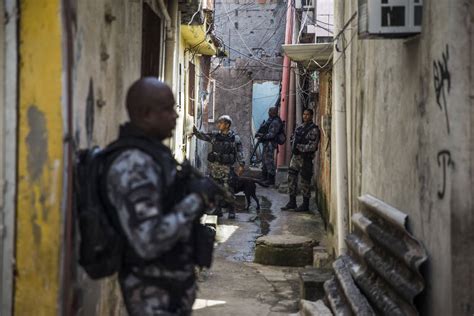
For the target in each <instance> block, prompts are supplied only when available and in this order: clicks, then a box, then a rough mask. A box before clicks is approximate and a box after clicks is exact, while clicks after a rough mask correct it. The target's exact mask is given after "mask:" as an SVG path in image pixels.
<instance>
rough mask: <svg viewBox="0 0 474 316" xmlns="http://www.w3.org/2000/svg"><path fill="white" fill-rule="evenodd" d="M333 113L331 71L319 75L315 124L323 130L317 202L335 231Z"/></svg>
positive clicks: (318, 168) (328, 226)
mask: <svg viewBox="0 0 474 316" xmlns="http://www.w3.org/2000/svg"><path fill="white" fill-rule="evenodd" d="M331 111H332V76H331V72H330V71H325V72H323V71H321V72H320V73H319V100H318V105H317V107H316V112H315V122H316V124H318V125H319V128H320V130H321V141H320V144H319V151H318V152H317V154H316V155H317V156H316V160H315V173H314V174H315V177H316V202H317V205H318V211H319V212H320V213H321V214H322V216H323V218H324V222H325V223H326V225H327V226H326V227H327V228H328V229H329V230H330V231H333V230H334V212H330V207H329V206H330V197H331V151H332V148H331V124H330V120H331Z"/></svg>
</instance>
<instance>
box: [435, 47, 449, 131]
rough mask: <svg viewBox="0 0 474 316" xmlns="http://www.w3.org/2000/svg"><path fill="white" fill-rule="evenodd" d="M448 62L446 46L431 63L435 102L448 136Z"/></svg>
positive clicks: (447, 48)
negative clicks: (443, 116) (439, 56)
mask: <svg viewBox="0 0 474 316" xmlns="http://www.w3.org/2000/svg"><path fill="white" fill-rule="evenodd" d="M448 61H449V46H448V45H446V50H445V51H444V52H443V53H442V55H441V59H438V60H435V61H433V82H434V88H435V92H436V102H437V103H438V106H439V108H440V109H441V110H442V111H444V115H445V117H446V128H447V131H448V134H449V133H450V129H449V115H448V103H447V95H448V94H449V92H450V90H451V73H450V72H449V67H448Z"/></svg>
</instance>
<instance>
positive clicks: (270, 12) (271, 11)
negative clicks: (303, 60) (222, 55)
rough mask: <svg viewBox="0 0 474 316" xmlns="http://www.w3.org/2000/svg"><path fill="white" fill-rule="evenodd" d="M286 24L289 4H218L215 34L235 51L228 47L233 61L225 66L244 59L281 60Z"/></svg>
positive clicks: (227, 1)
mask: <svg viewBox="0 0 474 316" xmlns="http://www.w3.org/2000/svg"><path fill="white" fill-rule="evenodd" d="M262 2H263V3H262ZM285 22H286V2H285V1H282V0H278V1H234V0H224V1H222V0H221V1H220V0H216V2H215V33H216V35H217V36H218V37H219V38H221V39H222V40H223V41H224V42H225V44H226V45H227V46H230V47H231V48H230V49H229V48H228V47H226V51H227V52H228V54H229V58H226V59H225V61H224V63H225V65H227V66H229V65H234V63H235V61H236V60H237V58H238V57H243V56H253V57H256V58H259V57H265V56H266V57H275V56H281V44H282V43H283V42H284V39H285Z"/></svg>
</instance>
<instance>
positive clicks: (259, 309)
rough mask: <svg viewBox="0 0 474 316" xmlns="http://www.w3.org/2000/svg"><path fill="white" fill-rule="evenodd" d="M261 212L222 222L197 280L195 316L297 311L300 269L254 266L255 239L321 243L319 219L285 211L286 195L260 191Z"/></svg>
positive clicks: (315, 216)
mask: <svg viewBox="0 0 474 316" xmlns="http://www.w3.org/2000/svg"><path fill="white" fill-rule="evenodd" d="M257 194H258V195H259V198H260V203H261V210H260V212H259V213H258V214H257V212H256V210H255V204H252V207H251V208H250V211H249V212H247V211H238V212H237V219H236V220H228V219H221V220H220V225H219V226H218V232H217V234H218V236H217V242H218V245H217V247H216V251H215V256H214V264H213V267H212V268H211V270H209V271H205V272H204V273H201V275H200V279H201V280H200V282H199V288H200V289H199V293H198V299H197V301H196V304H195V307H194V309H195V310H194V315H206V316H207V315H209V316H212V315H291V314H295V313H297V312H298V302H299V283H298V271H299V270H300V269H301V268H294V267H275V266H263V265H260V264H256V263H253V258H254V250H255V240H256V239H257V238H258V237H260V236H262V235H263V234H293V235H299V236H306V237H310V238H313V239H315V240H318V241H322V243H324V240H322V239H323V237H324V228H323V224H322V220H321V218H320V216H319V214H316V215H313V214H309V213H294V212H283V211H280V208H281V207H282V206H283V205H284V204H285V203H286V202H287V196H286V195H283V194H280V193H278V192H277V191H276V190H274V189H264V188H260V187H259V188H258V192H257Z"/></svg>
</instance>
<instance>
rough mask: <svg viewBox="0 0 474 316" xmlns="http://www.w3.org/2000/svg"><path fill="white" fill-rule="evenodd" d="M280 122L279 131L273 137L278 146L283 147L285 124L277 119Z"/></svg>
mask: <svg viewBox="0 0 474 316" xmlns="http://www.w3.org/2000/svg"><path fill="white" fill-rule="evenodd" d="M278 120H279V121H280V130H279V131H278V133H277V134H276V136H275V141H276V143H277V144H278V145H283V144H284V143H286V133H285V122H284V121H282V120H281V119H280V118H278Z"/></svg>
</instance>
